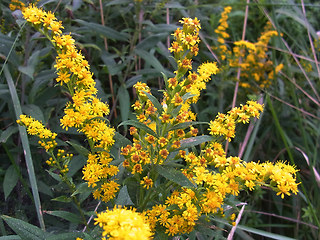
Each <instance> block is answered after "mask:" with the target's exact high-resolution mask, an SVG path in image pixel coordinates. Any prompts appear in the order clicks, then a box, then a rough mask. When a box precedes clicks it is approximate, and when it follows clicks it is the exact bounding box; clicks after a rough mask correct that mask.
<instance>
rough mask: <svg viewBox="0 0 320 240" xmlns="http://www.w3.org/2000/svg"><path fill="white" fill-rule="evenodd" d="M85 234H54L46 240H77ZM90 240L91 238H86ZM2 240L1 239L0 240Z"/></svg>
mask: <svg viewBox="0 0 320 240" xmlns="http://www.w3.org/2000/svg"><path fill="white" fill-rule="evenodd" d="M84 235H85V234H84V233H82V232H77V233H61V234H53V235H51V236H48V237H46V240H71V239H72V240H73V239H76V238H77V237H83V236H84ZM84 239H86V240H87V239H88V240H90V239H89V238H87V237H86V238H84ZM0 240H1V239H0Z"/></svg>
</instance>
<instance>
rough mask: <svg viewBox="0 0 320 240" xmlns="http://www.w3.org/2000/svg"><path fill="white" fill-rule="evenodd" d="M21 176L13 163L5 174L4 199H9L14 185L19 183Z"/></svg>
mask: <svg viewBox="0 0 320 240" xmlns="http://www.w3.org/2000/svg"><path fill="white" fill-rule="evenodd" d="M18 179H19V176H18V173H17V171H16V170H15V169H14V166H13V165H11V166H10V167H9V168H8V169H7V171H6V174H5V176H4V180H3V192H4V199H5V200H7V197H8V196H9V195H10V193H11V192H12V190H13V189H14V187H15V186H16V185H17V182H18Z"/></svg>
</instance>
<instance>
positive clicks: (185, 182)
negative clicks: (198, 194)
mask: <svg viewBox="0 0 320 240" xmlns="http://www.w3.org/2000/svg"><path fill="white" fill-rule="evenodd" d="M155 170H156V171H157V173H159V174H160V175H161V176H163V177H165V178H166V179H168V180H170V181H172V182H174V183H177V184H179V185H180V186H182V187H195V185H193V184H192V183H191V182H190V180H189V179H188V178H187V177H186V176H185V175H184V174H183V173H182V172H181V171H179V170H176V169H174V168H172V167H166V166H160V165H157V166H155Z"/></svg>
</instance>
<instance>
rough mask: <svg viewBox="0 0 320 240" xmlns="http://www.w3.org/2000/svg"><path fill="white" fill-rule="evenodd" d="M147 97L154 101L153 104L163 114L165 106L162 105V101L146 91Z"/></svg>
mask: <svg viewBox="0 0 320 240" xmlns="http://www.w3.org/2000/svg"><path fill="white" fill-rule="evenodd" d="M144 93H145V94H146V95H147V97H148V98H149V100H150V101H151V102H152V103H153V105H154V106H155V107H156V108H157V112H158V113H159V114H160V115H161V114H162V112H163V108H162V106H161V103H160V102H159V101H158V99H156V98H155V97H154V96H153V95H151V94H149V93H147V92H144Z"/></svg>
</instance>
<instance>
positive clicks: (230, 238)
mask: <svg viewBox="0 0 320 240" xmlns="http://www.w3.org/2000/svg"><path fill="white" fill-rule="evenodd" d="M245 206H246V205H243V206H242V208H241V210H240V212H239V214H238V217H237V219H236V221H235V225H234V226H233V227H232V228H231V231H230V233H229V235H228V238H227V239H228V240H232V239H233V235H234V233H235V231H236V229H237V226H238V224H239V222H240V220H241V217H242V214H243V211H244V208H245Z"/></svg>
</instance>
